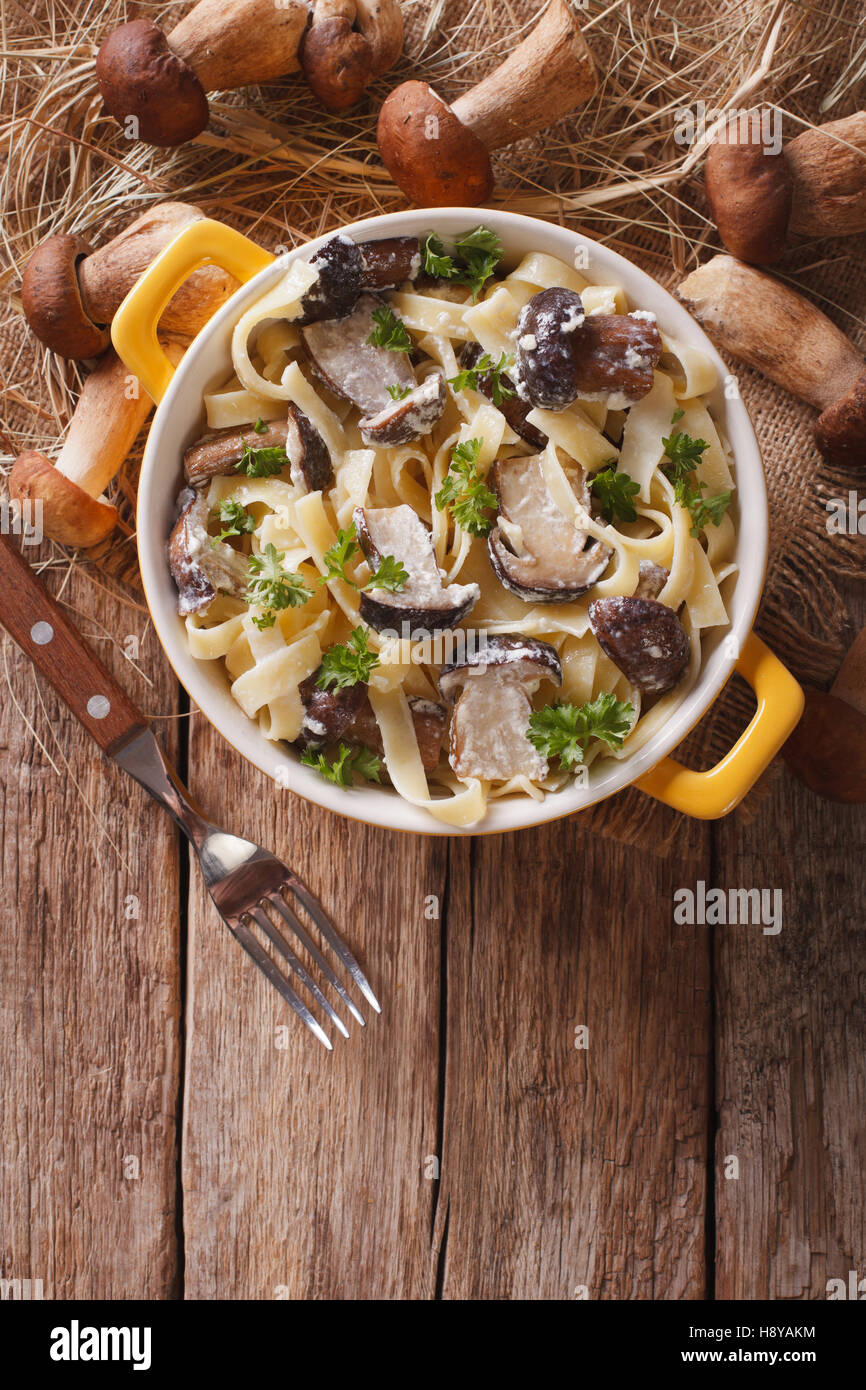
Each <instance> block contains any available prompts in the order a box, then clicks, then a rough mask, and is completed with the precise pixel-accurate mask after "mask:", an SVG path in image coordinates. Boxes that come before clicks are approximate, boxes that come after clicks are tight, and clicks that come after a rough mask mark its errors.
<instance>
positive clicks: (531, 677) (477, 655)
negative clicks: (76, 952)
mask: <svg viewBox="0 0 866 1390" xmlns="http://www.w3.org/2000/svg"><path fill="white" fill-rule="evenodd" d="M489 670H499V671H501V672H502V673H503V674H505V675H507V677H508V678H509V680H512V681H514V682H515V683H517V684H519V685H527V686H530V687H534V686H536V685H537V684H538V683H539V681H543V680H549V681H553V683H554V685H561V684H562V663H561V661H560V660H559V656H558V654H557V651H556V648H555V647H552V646H551V645H550V643H549V642H542V641H541V639H540V638H538V637H523V636H522V635H521V634H520V633H512V632H495V633H491V634H489V635H486V636H485V638H484V641H483V642H482V643H481V644H480V645H479V646H478V647H476V648H474V649H472V650H468V651H467V652H466V654H465V656H464V657H462V658H461V659H459V660H456V661H446V662H445V663H444V665H443V666H442V669H441V671H440V672H439V690H440V693H441V694H442V695H444V696H445V699H446V700H453V698H454V696H455V695H456V694H457V692H458V691H459V690H462V689H463V686H464V685H465V684H466V681H467V680H468V679H469V678H470V677H476V676H477V673H478V672H482V673H483V672H485V671H489Z"/></svg>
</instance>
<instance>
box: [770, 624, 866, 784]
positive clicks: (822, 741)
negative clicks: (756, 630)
mask: <svg viewBox="0 0 866 1390" xmlns="http://www.w3.org/2000/svg"><path fill="white" fill-rule="evenodd" d="M782 757H783V758H784V759H785V762H786V763H787V765H788V767H789V768H790V770H791V771H792V772H793V773H794V775H795V777H798V778H799V779H800V781H801V782H805V784H806V786H807V787H809V788H810V789H811V790H812V791H813V792H815V793H816V794H817V795H818V796H822V797H825V798H826V800H828V801H841V802H844V803H847V804H848V805H853V806H862V805H863V804H864V803H866V629H864V630H863V631H862V632H861V633H860V635H859V636H858V637H857V638H856V640H855V642H854V643H853V645H852V647H851V649H850V651H849V652H848V655H847V656H846V657H845V660H844V661H843V663H842V666H841V667H840V669H839V674H838V675H837V677H836V679H835V681H834V682H833V685H832V686H831V687H830V692H829V694H826V693H825V692H824V691H821V690H807V691H806V706H805V709H804V711H803V717H802V719H801V720H800V722H799V724H798V725H797V727H796V729H795V730H794V732H793V733H792V735H791V737H790V738H789V739H788V742H787V743H786V744H785V745H784V747H783V749H782Z"/></svg>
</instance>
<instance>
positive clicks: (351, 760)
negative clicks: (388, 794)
mask: <svg viewBox="0 0 866 1390" xmlns="http://www.w3.org/2000/svg"><path fill="white" fill-rule="evenodd" d="M301 762H302V763H304V765H305V766H306V767H314V768H315V769H316V771H317V772H318V773H319V774H320V776H322V777H324V778H325V781H326V782H333V783H334V786H336V787H346V788H348V787H351V785H352V777H353V776H354V775H355V773H357V774H358V775H359V776H361V777H365V778H366V780H367V781H368V782H378V781H380V780H381V779H380V777H379V772H380V770H381V767H382V759H381V758H380V757H379V756H378V755H377V754H376V753H372V752H371V751H370V749H369V748H348V747H347V746H346V744H345V743H341V744H340V746H339V748H338V749H337V755H336V757H335V758H334V759H333V761H332V762H329V761H328V759H327V758H326V757H325V754H324V753H317V752H315V750H314V749H312V748H305V749H304V751H303V753H302V754H301Z"/></svg>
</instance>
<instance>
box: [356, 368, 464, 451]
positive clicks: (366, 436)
mask: <svg viewBox="0 0 866 1390" xmlns="http://www.w3.org/2000/svg"><path fill="white" fill-rule="evenodd" d="M447 401H448V392H447V391H446V389H445V378H444V376H443V375H442V373H441V372H432V373H431V374H430V376H428V377H427V378H426V380H425V381H422V382H421V385H420V386H416V387H415V390H414V391H410V392H409V394H408V396H404V397H403V399H402V400H400V401H393V400H392V401H391V403H390V405H388V406H386V407H385V409H384V410H380V411H379V412H378V414H376V415H366V416H364V418H363V419H361V420H359V421H358V427H359V429H360V431H361V438H362V439H363V441H364V443H365V444H371V445H372V446H373V447H374V448H377V447H378V448H383V447H389V446H392V445H395V444H408V443H409V441H410V439H421V438H422V437H423V436H424V435H426V434H429V433H430V431H431V430H432V429H433V427H434V425H436V424H438V422H439V421H440V420H441V418H442V415H443V413H444V410H445V406H446V404H447Z"/></svg>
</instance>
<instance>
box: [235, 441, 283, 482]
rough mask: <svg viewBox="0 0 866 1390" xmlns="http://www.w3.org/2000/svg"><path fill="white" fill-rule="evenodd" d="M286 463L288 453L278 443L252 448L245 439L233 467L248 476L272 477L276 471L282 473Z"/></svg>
mask: <svg viewBox="0 0 866 1390" xmlns="http://www.w3.org/2000/svg"><path fill="white" fill-rule="evenodd" d="M288 464H289V459H288V455H287V454H286V451H285V449H283V448H281V447H280V446H279V445H278V444H277V445H274V447H273V448H271V449H254V448H253V447H252V445H251V444H250V442H249V440H248V439H245V440H244V449H243V453H242V454H241V456H240V458H239V459H238V461H237V463H236V464H235V468H236V469H237V471H238V472H239V473H246V475H247V477H248V478H273V477H275V476H276V474H277V473H282V471H283V469H284V468H287V467H288Z"/></svg>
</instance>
